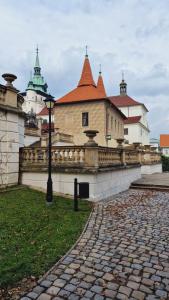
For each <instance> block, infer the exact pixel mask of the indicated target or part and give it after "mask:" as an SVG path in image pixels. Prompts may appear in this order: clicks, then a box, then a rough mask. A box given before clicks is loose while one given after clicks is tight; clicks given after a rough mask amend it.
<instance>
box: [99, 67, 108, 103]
mask: <svg viewBox="0 0 169 300" xmlns="http://www.w3.org/2000/svg"><path fill="white" fill-rule="evenodd" d="M97 89H98V91H99V93H100V94H101V95H102V96H103V98H105V97H107V95H106V90H105V87H104V83H103V77H102V75H101V73H100V74H99V77H98V81H97Z"/></svg>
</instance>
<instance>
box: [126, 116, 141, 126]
mask: <svg viewBox="0 0 169 300" xmlns="http://www.w3.org/2000/svg"><path fill="white" fill-rule="evenodd" d="M140 119H141V116H134V117H128V118H127V119H126V120H124V124H134V123H138V122H139V121H140Z"/></svg>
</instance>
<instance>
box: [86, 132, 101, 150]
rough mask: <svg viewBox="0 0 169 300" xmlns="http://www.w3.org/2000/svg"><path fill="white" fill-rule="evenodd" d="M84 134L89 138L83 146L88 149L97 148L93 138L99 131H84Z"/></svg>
mask: <svg viewBox="0 0 169 300" xmlns="http://www.w3.org/2000/svg"><path fill="white" fill-rule="evenodd" d="M84 133H85V134H86V136H87V137H88V138H89V140H88V142H87V143H85V144H84V145H85V146H89V147H95V146H98V144H97V143H96V142H95V141H94V137H95V136H96V135H97V133H99V131H97V130H85V131H84Z"/></svg>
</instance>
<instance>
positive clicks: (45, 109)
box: [37, 106, 49, 116]
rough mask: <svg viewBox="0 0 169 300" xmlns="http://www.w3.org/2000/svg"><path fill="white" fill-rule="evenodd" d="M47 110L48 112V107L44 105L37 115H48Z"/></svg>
mask: <svg viewBox="0 0 169 300" xmlns="http://www.w3.org/2000/svg"><path fill="white" fill-rule="evenodd" d="M48 114H49V112H48V109H47V107H46V106H45V107H44V108H42V110H41V111H40V112H39V113H38V114H37V116H46V115H48Z"/></svg>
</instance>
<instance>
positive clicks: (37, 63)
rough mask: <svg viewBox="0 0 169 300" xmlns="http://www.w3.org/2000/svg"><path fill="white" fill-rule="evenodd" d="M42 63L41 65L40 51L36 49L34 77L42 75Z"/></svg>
mask: <svg viewBox="0 0 169 300" xmlns="http://www.w3.org/2000/svg"><path fill="white" fill-rule="evenodd" d="M40 71H41V68H40V63H39V49H38V47H37V49H36V60H35V67H34V75H41V73H40Z"/></svg>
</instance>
